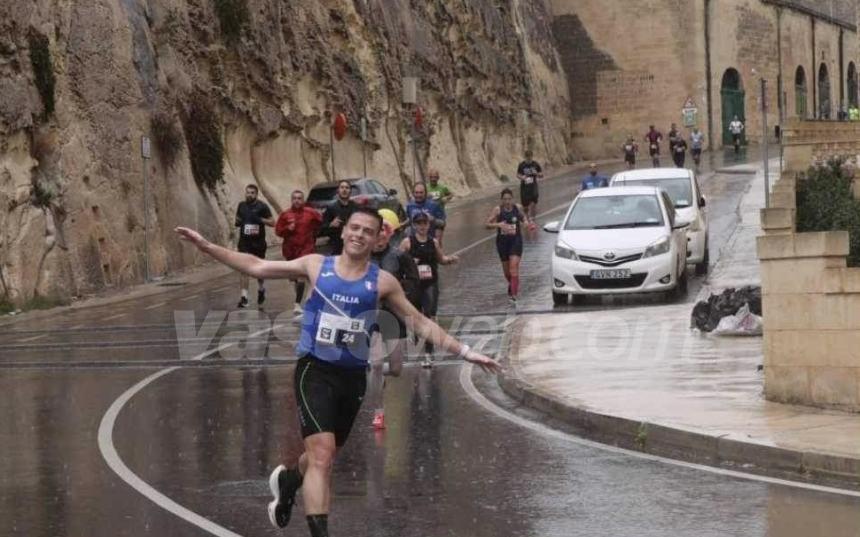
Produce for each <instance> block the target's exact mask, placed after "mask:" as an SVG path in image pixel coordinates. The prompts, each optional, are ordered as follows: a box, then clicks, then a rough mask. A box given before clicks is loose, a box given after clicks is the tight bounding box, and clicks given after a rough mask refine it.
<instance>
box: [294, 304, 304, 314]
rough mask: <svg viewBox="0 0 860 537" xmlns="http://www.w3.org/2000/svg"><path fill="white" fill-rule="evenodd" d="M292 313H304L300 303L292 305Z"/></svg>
mask: <svg viewBox="0 0 860 537" xmlns="http://www.w3.org/2000/svg"><path fill="white" fill-rule="evenodd" d="M293 313H295V314H296V315H301V314H302V313H304V310H303V309H302V305H301V304H296V305H295V306H293Z"/></svg>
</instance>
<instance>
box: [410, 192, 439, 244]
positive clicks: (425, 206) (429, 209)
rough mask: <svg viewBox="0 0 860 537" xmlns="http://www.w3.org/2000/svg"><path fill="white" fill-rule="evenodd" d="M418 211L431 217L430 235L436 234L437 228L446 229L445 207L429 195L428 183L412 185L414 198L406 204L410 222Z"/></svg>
mask: <svg viewBox="0 0 860 537" xmlns="http://www.w3.org/2000/svg"><path fill="white" fill-rule="evenodd" d="M417 213H426V214H427V216H428V217H429V219H430V236H431V237H434V238H435V236H436V230H437V229H445V209H443V208H442V206H441V205H439V204H438V203H436V202H435V201H433V200H431V199H429V198H428V197H427V185H425V184H424V183H415V186H414V187H412V200H411V201H410V202H409V203H407V204H406V217H407V218H408V219H409V222H410V224H411V223H412V220H413V218H414V216H415V215H416V214H417Z"/></svg>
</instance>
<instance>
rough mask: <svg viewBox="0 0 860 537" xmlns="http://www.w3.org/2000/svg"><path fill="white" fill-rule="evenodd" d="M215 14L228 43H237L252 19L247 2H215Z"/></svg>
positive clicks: (237, 0) (240, 0)
mask: <svg viewBox="0 0 860 537" xmlns="http://www.w3.org/2000/svg"><path fill="white" fill-rule="evenodd" d="M214 1H215V13H216V14H217V15H218V23H219V25H220V26H221V35H223V36H224V40H225V41H227V42H228V43H235V42H236V41H238V40H239V37H240V36H241V35H242V30H243V29H244V28H245V25H246V24H247V23H248V20H249V19H250V13H249V12H248V2H247V0H214Z"/></svg>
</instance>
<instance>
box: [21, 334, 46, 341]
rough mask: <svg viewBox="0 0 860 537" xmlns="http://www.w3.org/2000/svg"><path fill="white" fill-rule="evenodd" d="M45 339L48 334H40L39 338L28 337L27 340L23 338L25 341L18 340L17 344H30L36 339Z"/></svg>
mask: <svg viewBox="0 0 860 537" xmlns="http://www.w3.org/2000/svg"><path fill="white" fill-rule="evenodd" d="M46 337H48V334H42V335H39V336H33V337H28V338H25V339H21V340H19V341H18V343H29V342H31V341H36V340H38V339H43V338H46Z"/></svg>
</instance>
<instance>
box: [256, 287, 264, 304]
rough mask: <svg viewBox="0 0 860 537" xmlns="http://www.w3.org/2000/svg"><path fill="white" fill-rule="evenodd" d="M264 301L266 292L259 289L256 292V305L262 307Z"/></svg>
mask: <svg viewBox="0 0 860 537" xmlns="http://www.w3.org/2000/svg"><path fill="white" fill-rule="evenodd" d="M265 301H266V290H265V289H260V290H258V291H257V304H260V305H262V304H263V302H265Z"/></svg>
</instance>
